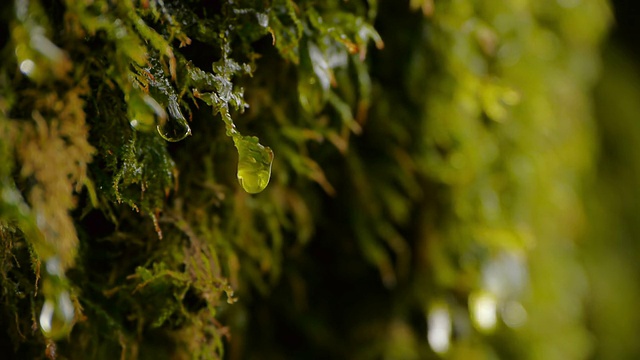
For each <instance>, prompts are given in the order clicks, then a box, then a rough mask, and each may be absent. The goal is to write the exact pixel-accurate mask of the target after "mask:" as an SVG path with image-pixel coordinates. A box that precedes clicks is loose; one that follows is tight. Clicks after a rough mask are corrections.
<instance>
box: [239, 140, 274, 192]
mask: <svg viewBox="0 0 640 360" xmlns="http://www.w3.org/2000/svg"><path fill="white" fill-rule="evenodd" d="M234 142H235V145H236V148H237V149H238V182H239V183H240V185H242V188H243V189H244V191H246V192H248V193H249V194H257V193H259V192H261V191H262V190H264V189H265V188H266V187H267V185H268V184H269V179H270V178H271V165H272V164H273V151H272V150H271V149H270V148H269V147H266V146H263V145H261V144H260V143H259V142H258V138H256V137H254V136H240V135H238V136H237V138H234Z"/></svg>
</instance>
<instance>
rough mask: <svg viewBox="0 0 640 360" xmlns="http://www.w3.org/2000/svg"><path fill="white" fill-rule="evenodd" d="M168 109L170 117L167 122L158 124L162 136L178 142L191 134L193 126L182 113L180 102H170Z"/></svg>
mask: <svg viewBox="0 0 640 360" xmlns="http://www.w3.org/2000/svg"><path fill="white" fill-rule="evenodd" d="M167 110H168V113H169V117H168V118H167V119H166V121H165V122H163V123H160V124H158V125H157V129H158V133H159V134H160V136H161V137H162V138H163V139H165V140H167V141H171V142H176V141H180V140H182V139H184V138H186V137H187V136H189V135H191V128H190V127H189V124H188V123H187V119H185V118H184V116H183V115H182V112H181V111H180V107H179V106H178V104H177V103H176V102H175V101H171V102H169V106H168V107H167Z"/></svg>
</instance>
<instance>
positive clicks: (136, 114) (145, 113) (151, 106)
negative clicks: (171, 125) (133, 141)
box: [127, 92, 167, 132]
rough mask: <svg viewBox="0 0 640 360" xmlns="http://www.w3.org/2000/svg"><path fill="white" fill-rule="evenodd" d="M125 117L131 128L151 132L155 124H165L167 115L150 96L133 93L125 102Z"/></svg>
mask: <svg viewBox="0 0 640 360" xmlns="http://www.w3.org/2000/svg"><path fill="white" fill-rule="evenodd" d="M127 115H128V116H129V123H130V124H131V127H133V128H134V129H136V130H138V131H146V132H148V131H151V130H152V129H153V127H154V126H155V125H156V124H157V123H160V124H163V123H165V122H166V119H167V113H166V112H165V111H164V109H163V108H162V106H160V104H158V102H157V101H156V100H155V99H154V98H152V97H151V96H149V95H147V94H143V93H137V92H134V93H132V94H131V95H130V96H129V100H128V102H127Z"/></svg>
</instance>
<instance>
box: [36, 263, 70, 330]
mask: <svg viewBox="0 0 640 360" xmlns="http://www.w3.org/2000/svg"><path fill="white" fill-rule="evenodd" d="M45 270H46V273H45V275H44V277H43V280H42V292H43V294H44V297H45V301H44V304H43V306H42V310H41V311H40V317H39V321H40V328H41V329H42V332H43V333H44V335H45V336H46V337H47V338H49V339H54V340H55V339H60V338H63V337H65V336H67V335H68V334H69V332H70V331H71V328H72V326H73V320H74V317H75V310H74V307H73V303H72V302H71V297H70V296H69V292H68V291H67V288H68V285H67V283H66V280H65V276H64V272H63V269H62V266H61V264H60V259H59V258H58V257H57V256H53V257H51V258H49V259H48V260H47V261H46V266H45Z"/></svg>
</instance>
